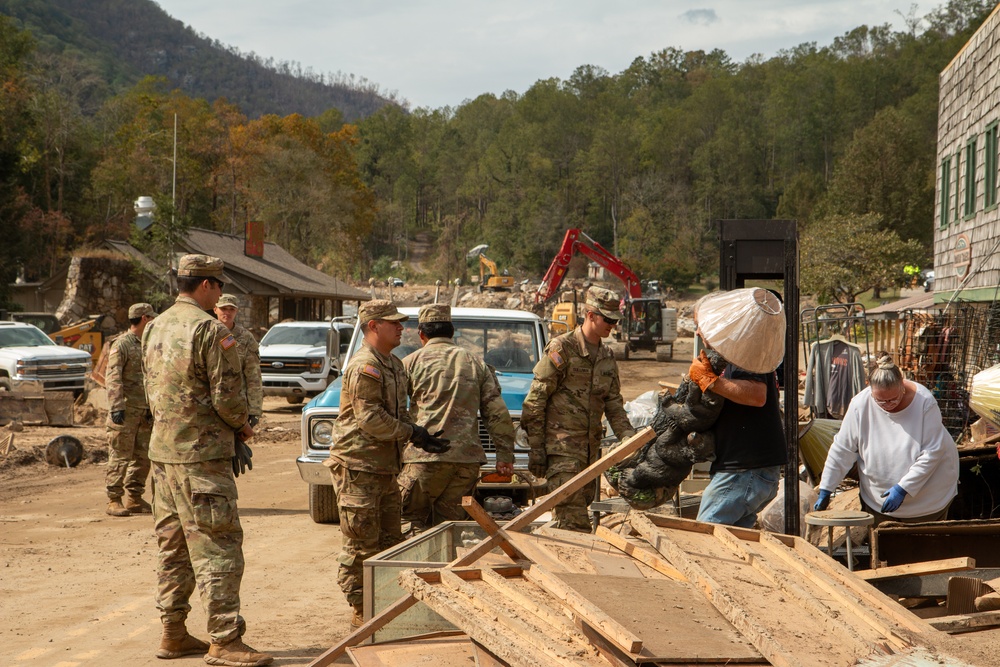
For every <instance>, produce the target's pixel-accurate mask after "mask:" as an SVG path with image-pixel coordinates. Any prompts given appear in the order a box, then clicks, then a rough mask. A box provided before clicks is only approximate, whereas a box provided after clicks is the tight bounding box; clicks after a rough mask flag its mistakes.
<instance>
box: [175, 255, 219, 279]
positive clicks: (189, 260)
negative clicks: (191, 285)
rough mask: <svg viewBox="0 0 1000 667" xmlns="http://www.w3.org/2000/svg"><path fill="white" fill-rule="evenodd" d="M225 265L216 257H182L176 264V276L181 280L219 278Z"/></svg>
mask: <svg viewBox="0 0 1000 667" xmlns="http://www.w3.org/2000/svg"><path fill="white" fill-rule="evenodd" d="M224 268H225V264H224V263H223V262H222V260H221V259H219V258H218V257H210V256H208V255H184V256H183V257H181V261H180V262H178V263H177V275H178V276H179V277H181V278H186V277H192V278H221V277H222V270H223V269H224Z"/></svg>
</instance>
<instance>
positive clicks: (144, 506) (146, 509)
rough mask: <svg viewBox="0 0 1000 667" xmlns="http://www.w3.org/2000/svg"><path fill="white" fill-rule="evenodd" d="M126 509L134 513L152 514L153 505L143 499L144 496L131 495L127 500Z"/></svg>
mask: <svg viewBox="0 0 1000 667" xmlns="http://www.w3.org/2000/svg"><path fill="white" fill-rule="evenodd" d="M125 509H127V510H128V511H129V512H131V513H132V514H152V513H153V506H152V505H150V504H149V503H147V502H146V501H145V500H143V499H142V496H129V497H128V499H127V500H126V501H125Z"/></svg>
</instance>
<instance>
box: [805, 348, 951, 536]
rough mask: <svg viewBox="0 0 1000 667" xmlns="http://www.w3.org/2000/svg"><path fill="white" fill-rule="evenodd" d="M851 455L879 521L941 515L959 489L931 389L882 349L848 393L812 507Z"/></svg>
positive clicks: (824, 499) (824, 501) (823, 500)
mask: <svg viewBox="0 0 1000 667" xmlns="http://www.w3.org/2000/svg"><path fill="white" fill-rule="evenodd" d="M855 463H857V464H858V473H859V476H860V482H861V505H862V508H863V509H864V510H865V511H866V512H869V513H871V514H872V515H873V516H874V517H875V525H878V524H879V523H880V522H882V521H902V522H904V523H918V522H922V521H943V520H944V519H946V518H947V515H948V507H949V506H950V505H951V501H952V500H953V499H954V498H955V495H956V494H957V493H958V448H957V447H956V446H955V441H954V440H953V439H952V437H951V435H950V434H949V433H948V431H946V430H945V428H944V424H942V423H941V410H940V409H939V408H938V406H937V402H936V401H935V400H934V396H933V395H932V394H931V392H930V391H929V390H928V389H927V388H926V387H924V386H923V385H920V384H917V383H916V382H912V381H910V380H904V379H903V374H902V373H901V372H900V370H899V368H897V367H896V364H895V363H893V361H892V357H891V356H889V354H888V353H886V352H880V353H879V354H878V358H877V359H876V361H875V363H874V364H873V366H872V369H871V371H870V372H869V374H868V387H867V388H865V389H864V390H862V391H861V393H859V394H858V395H857V396H855V397H854V398H853V399H852V400H851V404H850V406H849V407H848V408H847V414H845V415H844V421H843V425H842V426H841V427H840V432H839V433H837V435H836V437H835V438H834V439H833V445H831V447H830V453H829V454H827V457H826V466H825V467H824V468H823V478H822V480H821V481H820V485H819V486H820V491H819V500H817V501H816V505H815V506H814V507H813V509H816V510H822V509H826V507H827V505H829V503H830V495H831V493H832V491H833V490H834V489H836V488H837V485H838V484H840V482H841V480H843V479H844V475H846V474H847V471H848V470H850V469H851V466H853V465H854V464H855Z"/></svg>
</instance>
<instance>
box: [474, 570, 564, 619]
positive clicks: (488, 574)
mask: <svg viewBox="0 0 1000 667" xmlns="http://www.w3.org/2000/svg"><path fill="white" fill-rule="evenodd" d="M515 578H519V579H521V580H522V581H527V579H523V577H506V576H502V575H500V574H498V573H496V572H493V571H492V570H483V581H485V582H486V583H487V584H489V585H490V586H492V587H493V588H494V589H496V590H497V592H499V593H500V594H502V595H503V596H505V597H507V598H508V599H510V600H512V601H514V602H516V603H517V604H518V605H519V606H521V607H524V608H525V609H527V610H528V611H530V612H531V613H532V614H534V615H535V616H537V617H539V618H540V619H542V620H543V621H545V622H546V623H549V624H551V625H552V626H554V627H557V628H558V627H563V628H565V627H568V626H571V625H572V624H571V623H570V620H569V616H568V615H567V614H565V613H563V612H564V611H565V608H564V607H563V606H562V605H561V604H559V603H558V601H556V600H553V602H554V603H555V604H557V605H558V607H555V608H553V607H549V606H548V605H544V604H539V603H538V602H537V601H535V600H534V599H532V598H531V597H530V596H528V595H526V594H524V593H522V592H521V591H520V590H518V588H517V586H515V585H514V583H513V582H512V581H511V579H515Z"/></svg>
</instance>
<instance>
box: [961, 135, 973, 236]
mask: <svg viewBox="0 0 1000 667" xmlns="http://www.w3.org/2000/svg"><path fill="white" fill-rule="evenodd" d="M964 213H965V217H966V219H968V218H971V217H972V216H974V215H975V214H976V137H973V138H971V139H969V142H968V143H967V144H965V210H964Z"/></svg>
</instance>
